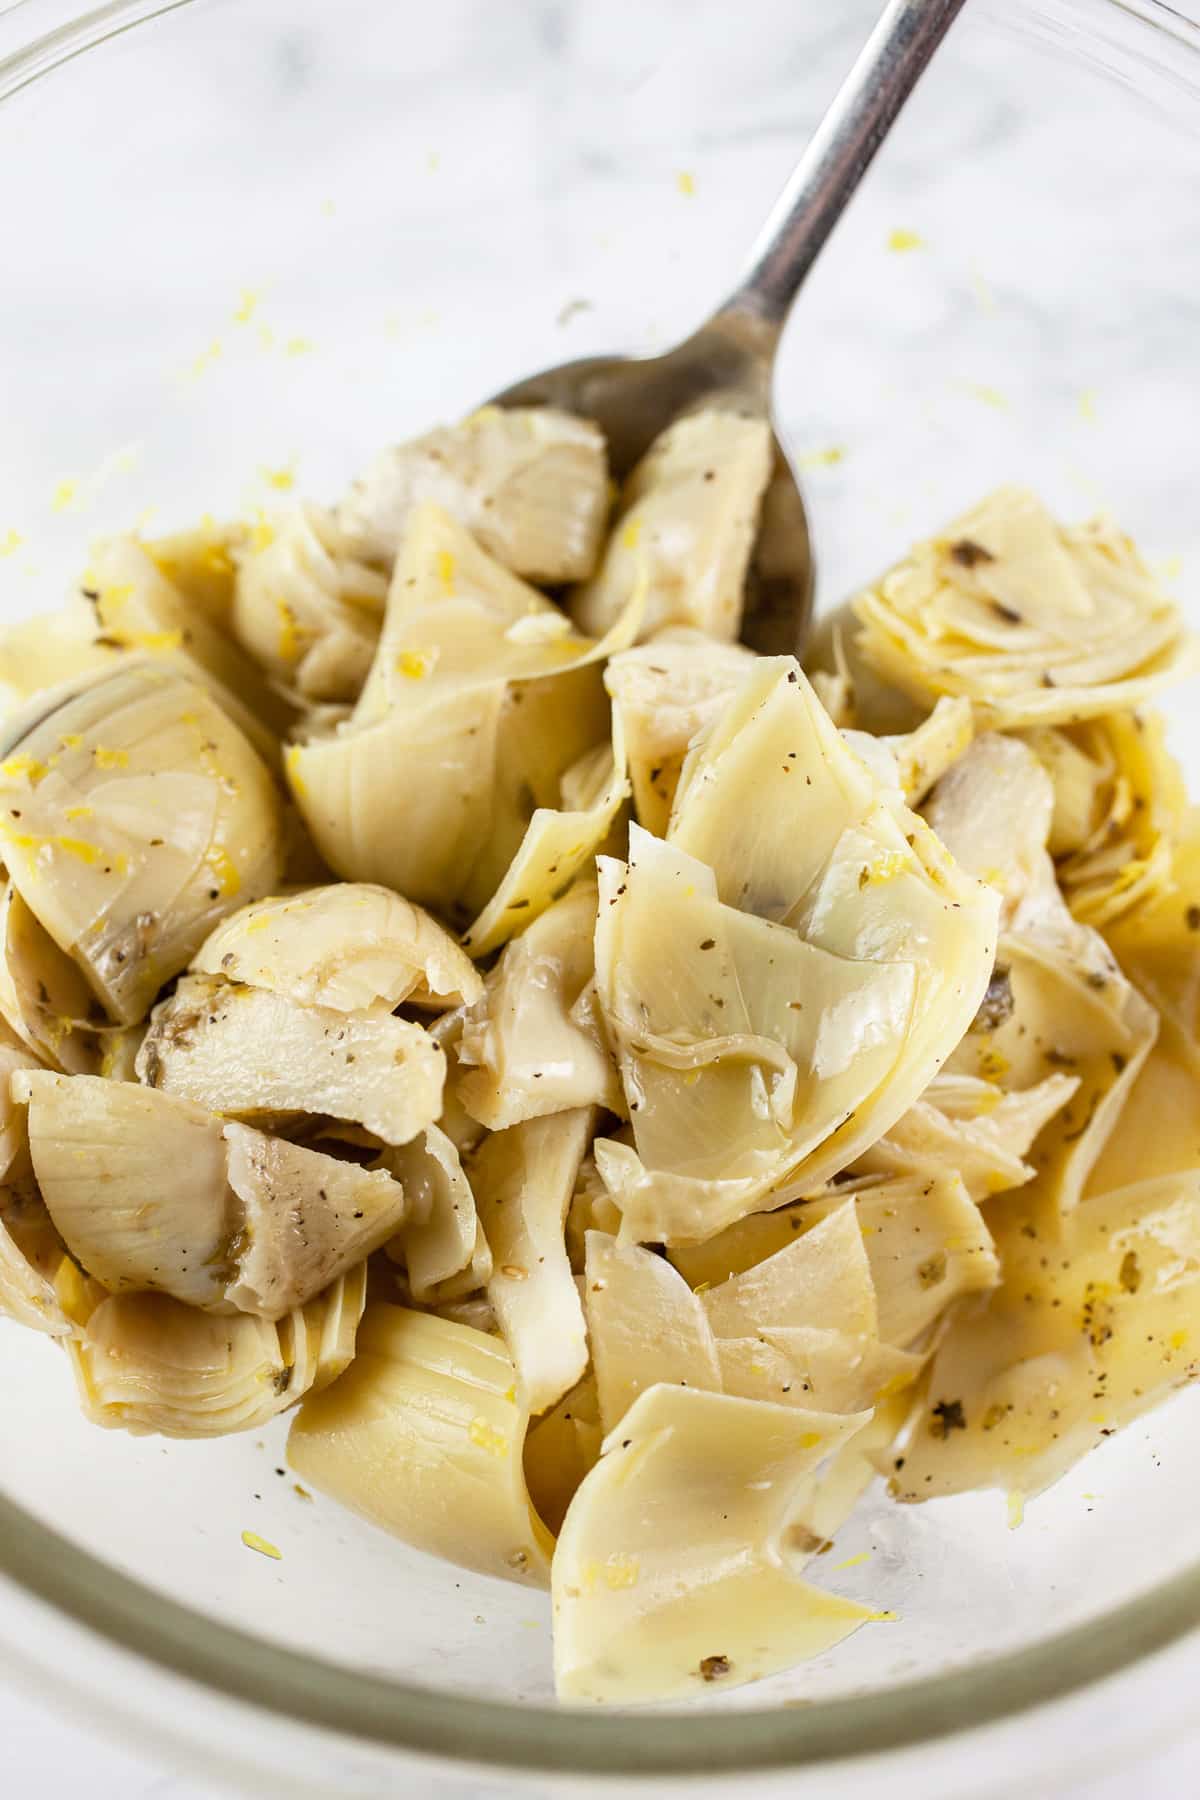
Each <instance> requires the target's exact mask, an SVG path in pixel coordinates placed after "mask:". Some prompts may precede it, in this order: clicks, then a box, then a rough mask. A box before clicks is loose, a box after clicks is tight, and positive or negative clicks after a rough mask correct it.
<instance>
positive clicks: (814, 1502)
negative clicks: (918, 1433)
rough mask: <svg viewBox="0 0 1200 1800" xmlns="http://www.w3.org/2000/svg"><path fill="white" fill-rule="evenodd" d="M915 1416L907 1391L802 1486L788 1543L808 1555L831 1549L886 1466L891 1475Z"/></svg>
mask: <svg viewBox="0 0 1200 1800" xmlns="http://www.w3.org/2000/svg"><path fill="white" fill-rule="evenodd" d="M911 1411H912V1395H911V1393H909V1392H908V1390H907V1387H906V1386H905V1387H902V1388H901V1389H900V1390H899V1391H898V1392H896V1393H894V1394H892V1395H891V1396H890V1397H888V1398H886V1399H883V1400H881V1401H880V1402H879V1404H878V1405H877V1406H876V1408H875V1410H874V1412H873V1413H872V1414H871V1417H870V1419H869V1420H868V1422H867V1424H865V1425H863V1426H862V1427H861V1428H860V1429H859V1430H858V1431H856V1432H855V1433H854V1435H853V1437H851V1438H849V1439H848V1440H847V1441H846V1443H844V1444H843V1445H842V1447H841V1449H840V1450H836V1451H835V1452H834V1454H833V1455H832V1456H831V1457H830V1458H829V1460H828V1461H827V1462H825V1463H822V1465H821V1467H820V1468H819V1469H817V1470H815V1471H814V1473H813V1474H811V1475H810V1476H808V1477H807V1478H806V1480H805V1481H804V1482H803V1483H802V1484H801V1488H800V1491H799V1493H798V1494H797V1496H796V1501H795V1504H794V1507H793V1510H792V1517H791V1522H790V1524H789V1526H788V1538H789V1541H790V1542H791V1543H793V1544H795V1545H796V1546H797V1547H798V1548H800V1549H801V1550H802V1551H804V1552H806V1553H810V1554H811V1553H812V1552H814V1551H822V1550H825V1549H828V1547H829V1546H830V1545H831V1544H832V1542H833V1540H834V1538H835V1537H836V1536H837V1534H838V1532H839V1531H840V1530H841V1528H842V1526H843V1525H844V1524H845V1523H846V1520H847V1519H848V1518H849V1517H850V1515H851V1513H852V1512H853V1511H854V1508H855V1507H856V1506H857V1505H858V1502H859V1500H860V1499H861V1498H862V1496H863V1494H864V1493H865V1492H866V1490H867V1489H868V1488H869V1487H870V1486H871V1484H872V1482H874V1481H875V1480H877V1479H878V1477H879V1474H880V1470H881V1465H882V1466H883V1467H885V1468H886V1469H887V1470H888V1471H889V1472H890V1470H891V1461H892V1459H891V1446H892V1445H893V1443H894V1442H895V1439H896V1437H897V1435H898V1434H899V1432H900V1431H901V1429H902V1427H903V1426H904V1424H905V1421H906V1420H907V1418H908V1416H909V1414H910V1412H911Z"/></svg>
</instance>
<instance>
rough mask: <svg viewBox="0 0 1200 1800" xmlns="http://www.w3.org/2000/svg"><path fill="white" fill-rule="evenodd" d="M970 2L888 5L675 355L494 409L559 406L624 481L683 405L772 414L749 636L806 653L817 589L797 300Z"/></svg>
mask: <svg viewBox="0 0 1200 1800" xmlns="http://www.w3.org/2000/svg"><path fill="white" fill-rule="evenodd" d="M963 4H964V0H890V3H889V4H888V5H887V6H886V7H885V9H884V11H883V13H882V14H881V16H880V19H879V22H878V24H877V25H876V27H875V30H874V31H873V32H872V34H871V36H870V38H869V39H868V41H867V43H866V45H865V46H864V48H863V51H862V53H861V55H860V56H859V58H858V61H857V62H856V63H855V65H854V67H853V69H852V70H851V71H850V74H849V75H848V76H847V78H846V80H845V82H844V83H843V85H842V87H841V88H840V89H839V91H838V94H837V96H836V97H835V99H834V101H833V104H832V105H831V106H830V108H829V110H828V112H827V113H826V114H825V117H824V118H823V120H822V121H821V124H820V125H819V126H818V128H817V130H816V132H815V133H814V134H813V137H812V139H811V140H810V142H809V144H808V147H807V149H806V150H805V152H804V154H803V156H802V157H801V159H800V161H799V163H798V164H797V166H796V169H795V171H794V173H793V175H792V177H791V179H790V181H789V182H788V183H787V186H786V187H785V188H784V190H783V193H782V194H781V195H780V197H779V199H778V201H777V202H776V205H775V207H774V210H773V211H772V213H771V215H770V217H769V218H768V220H767V223H766V225H765V226H764V228H763V231H762V233H761V235H760V237H759V239H758V242H757V243H756V244H755V245H754V248H753V250H752V252H751V255H750V261H749V265H748V268H747V270H746V272H745V274H744V275H743V277H742V279H741V281H740V282H739V284H738V286H737V287H736V288H735V290H734V293H733V295H732V296H731V298H730V299H729V300H728V301H727V302H726V303H725V304H724V305H723V306H722V307H720V308H719V309H718V311H717V312H716V313H714V314H713V316H712V317H711V318H710V319H709V320H708V321H707V323H705V324H704V325H702V326H701V327H700V328H699V330H698V331H695V332H693V333H692V335H691V336H690V337H688V338H685V339H684V340H683V342H682V343H681V344H678V345H676V347H675V348H674V349H673V350H669V351H668V352H667V353H666V355H665V356H654V357H631V356H586V357H582V358H580V359H578V360H577V361H574V362H568V363H560V364H559V365H558V366H557V367H556V368H550V369H544V370H542V371H541V373H540V374H537V375H531V376H528V377H527V378H526V379H525V380H524V381H518V382H516V383H515V384H514V385H513V386H512V387H508V388H505V389H504V390H503V391H502V392H501V393H499V394H497V395H495V396H494V398H493V400H492V402H491V404H492V405H493V406H552V407H557V408H559V409H560V410H561V411H563V412H569V413H575V414H578V415H579V416H581V417H583V418H588V419H592V420H594V422H595V423H596V424H597V425H598V426H599V427H600V429H601V431H602V432H603V433H604V436H605V438H606V440H607V443H608V456H609V466H610V469H611V472H612V474H613V475H614V476H615V477H616V479H617V480H622V479H623V478H624V477H625V476H626V475H628V473H629V471H630V470H631V469H632V468H633V467H634V465H635V463H637V462H638V460H639V459H640V458H641V457H642V456H644V455H645V453H646V451H647V450H648V449H649V448H650V445H651V444H652V443H653V441H654V439H655V438H656V437H658V435H659V434H660V433H661V432H663V431H665V430H666V429H667V427H668V426H669V425H670V424H671V423H672V422H673V421H674V420H676V419H678V418H680V417H681V416H682V415H683V414H685V413H689V412H696V411H699V410H701V409H702V408H705V409H712V410H717V411H723V412H734V413H739V414H741V415H743V416H745V417H749V418H756V419H766V420H767V421H768V423H769V424H770V425H771V428H772V446H773V461H772V468H771V475H770V478H769V481H768V485H767V490H766V493H765V494H764V496H763V503H762V511H761V515H760V519H759V527H758V534H757V537H756V540H755V544H754V549H753V553H752V555H751V559H750V567H749V569H748V571H747V578H746V587H745V595H744V604H743V613H742V623H741V632H740V635H741V639H742V642H743V643H745V644H748V645H749V647H750V648H751V649H752V650H756V651H758V652H759V653H760V654H761V655H766V656H780V655H791V656H799V655H800V653H801V651H802V650H803V648H804V645H805V641H806V639H807V636H808V627H809V623H810V620H811V617H812V609H813V596H814V592H815V588H816V568H815V561H814V556H813V547H812V535H811V533H810V531H809V524H808V514H807V511H806V509H805V505H804V496H803V494H802V492H801V490H800V484H799V482H798V481H797V479H796V473H795V470H794V469H793V468H792V466H791V463H790V462H789V460H788V457H787V453H786V452H785V450H784V448H783V446H782V444H781V442H780V440H779V435H778V433H777V432H776V430H775V428H774V420H773V415H772V404H771V388H772V375H773V371H774V365H775V353H776V350H777V348H778V345H779V339H780V336H781V334H782V331H783V327H784V324H785V322H786V319H787V316H788V313H789V311H790V309H791V305H792V302H793V301H794V299H795V298H796V295H797V293H798V292H799V290H800V286H801V284H802V282H803V280H804V277H805V276H806V275H807V274H808V271H809V269H810V268H811V267H812V265H813V263H814V261H815V260H816V257H817V254H818V252H819V251H820V249H821V247H822V246H823V244H824V243H825V240H826V239H827V238H828V236H829V233H830V232H831V231H832V229H833V227H834V225H835V224H836V223H837V221H838V219H839V218H840V217H841V214H842V212H843V210H844V209H845V206H846V204H847V202H848V201H849V199H850V196H851V195H852V194H853V193H854V191H855V189H856V188H857V186H858V184H859V182H860V181H861V179H862V177H863V175H864V174H865V172H866V170H867V168H868V166H869V164H870V163H871V161H872V159H873V158H874V156H875V153H876V151H877V150H878V149H879V146H880V144H881V143H882V142H883V140H884V138H885V137H886V135H887V133H888V131H889V129H890V128H891V126H892V124H893V122H894V121H895V119H896V117H897V115H898V113H899V112H900V109H901V107H902V106H903V105H904V102H905V100H907V98H908V96H909V94H910V93H911V92H912V90H913V88H914V86H915V85H916V82H917V80H918V78H919V76H920V75H921V73H922V71H923V70H924V69H925V67H926V65H927V64H928V62H929V60H930V58H931V57H932V55H933V53H934V51H935V50H936V49H937V46H938V45H939V44H940V42H941V40H942V38H943V37H944V36H945V34H946V32H947V30H948V29H949V27H950V25H951V24H952V23H953V21H954V19H955V17H956V15H957V14H958V12H959V11H960V10H961V8H962V6H963Z"/></svg>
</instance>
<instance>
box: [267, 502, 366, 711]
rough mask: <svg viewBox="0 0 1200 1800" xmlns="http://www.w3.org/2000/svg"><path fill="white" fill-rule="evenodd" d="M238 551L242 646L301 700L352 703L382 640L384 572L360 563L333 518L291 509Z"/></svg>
mask: <svg viewBox="0 0 1200 1800" xmlns="http://www.w3.org/2000/svg"><path fill="white" fill-rule="evenodd" d="M261 535H262V536H263V537H265V538H266V539H267V541H266V542H265V543H261V544H258V545H255V544H253V543H252V544H251V545H249V546H245V547H243V548H242V549H241V550H240V551H239V553H238V556H237V580H236V586H235V590H234V597H233V606H232V614H231V625H232V630H233V633H234V635H235V636H236V638H237V641H238V642H239V644H240V645H241V646H242V647H243V649H244V650H246V651H247V652H248V653H249V655H250V656H252V657H253V658H254V660H255V662H257V663H258V665H259V666H260V668H261V669H262V670H263V671H264V673H265V674H266V675H267V676H268V677H269V678H270V679H271V680H272V681H273V682H274V683H275V684H276V685H277V686H279V687H286V688H288V689H290V690H292V691H293V692H294V693H295V694H296V696H297V697H298V698H299V699H300V700H301V701H310V702H311V701H316V702H321V701H353V700H357V698H358V696H359V693H360V691H361V689H362V686H363V683H364V682H365V680H366V678H367V675H368V673H369V671H370V668H371V664H372V662H373V661H374V658H375V650H376V646H377V645H378V642H379V630H380V621H381V619H382V616H383V608H384V602H385V600H386V598H387V577H386V576H385V575H384V574H382V573H381V571H380V570H378V569H373V568H369V567H368V566H367V565H366V564H365V563H364V562H362V561H360V560H358V559H357V558H356V557H355V556H354V554H353V550H352V547H351V545H350V544H349V542H348V540H346V539H345V537H344V536H343V534H342V533H341V532H340V531H339V530H338V527H337V525H336V523H335V522H334V519H333V518H332V516H331V515H330V514H329V513H327V512H326V511H325V510H324V509H323V508H321V507H317V506H301V507H296V508H295V509H294V510H293V511H291V512H289V513H287V514H285V515H284V516H282V517H281V518H279V519H277V520H275V521H274V522H273V523H272V524H271V525H269V526H266V527H265V528H264V530H263V532H262V534H261Z"/></svg>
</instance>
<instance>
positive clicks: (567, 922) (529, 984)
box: [458, 881, 625, 1131]
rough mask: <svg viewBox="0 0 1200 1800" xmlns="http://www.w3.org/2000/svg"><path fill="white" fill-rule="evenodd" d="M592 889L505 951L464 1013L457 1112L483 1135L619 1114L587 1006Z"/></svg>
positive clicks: (560, 904) (582, 890)
mask: <svg viewBox="0 0 1200 1800" xmlns="http://www.w3.org/2000/svg"><path fill="white" fill-rule="evenodd" d="M596 903H597V893H596V887H595V884H594V883H592V882H586V881H580V882H578V883H576V885H575V886H574V887H573V888H572V889H571V891H570V892H569V893H568V894H565V895H564V896H563V898H562V899H561V900H557V901H555V903H554V904H553V905H552V906H551V907H549V908H548V909H547V911H546V912H544V913H543V914H542V915H541V917H540V918H539V919H537V920H535V922H534V923H533V924H532V925H531V926H530V927H529V929H528V930H527V931H525V932H523V933H522V935H521V936H520V937H519V938H516V939H514V940H513V942H512V943H510V944H508V945H506V947H505V949H504V952H503V954H502V956H501V957H500V960H499V962H498V963H497V964H496V966H495V968H494V969H493V970H492V971H491V973H490V974H489V975H488V977H487V984H486V991H485V993H484V997H483V999H482V1000H481V1001H479V1002H478V1003H477V1004H476V1005H475V1006H473V1007H472V1008H471V1009H470V1011H469V1012H468V1013H467V1016H466V1018H465V1020H464V1024H463V1034H462V1040H461V1044H460V1047H459V1059H460V1062H461V1064H462V1065H463V1074H462V1076H461V1078H460V1080H459V1084H458V1095H459V1099H460V1100H461V1102H462V1105H463V1106H464V1107H465V1108H466V1110H467V1112H468V1113H469V1114H470V1115H471V1116H472V1118H475V1119H477V1120H478V1121H479V1122H480V1124H482V1125H486V1126H487V1127H488V1129H489V1130H490V1131H502V1130H504V1129H505V1127H506V1126H509V1125H517V1124H520V1122H521V1121H522V1120H523V1119H533V1118H539V1117H541V1116H543V1115H544V1114H546V1113H555V1112H561V1111H565V1110H567V1109H569V1108H571V1107H576V1106H591V1105H596V1106H604V1107H607V1108H608V1109H609V1110H610V1111H612V1112H623V1111H624V1109H625V1102H624V1099H623V1097H622V1094H621V1087H620V1082H619V1081H618V1079H617V1071H616V1065H615V1063H614V1062H613V1059H612V1054H611V1052H610V1050H609V1048H608V1045H607V1043H606V1041H605V1038H604V1033H603V1027H602V1026H601V1024H600V1022H599V1019H598V1017H597V1013H596V1007H595V1005H594V1004H593V995H594V988H593V986H592V984H593V982H594V978H595V969H596V960H595V950H594V948H593V937H594V934H595V928H596Z"/></svg>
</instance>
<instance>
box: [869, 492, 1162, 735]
mask: <svg viewBox="0 0 1200 1800" xmlns="http://www.w3.org/2000/svg"><path fill="white" fill-rule="evenodd" d="M853 605H854V611H855V614H856V616H857V618H858V622H859V626H860V631H859V634H858V650H859V652H860V654H861V655H862V656H863V657H864V658H865V659H866V660H867V662H868V663H869V664H870V665H871V666H872V667H873V668H874V670H875V671H876V672H877V674H879V675H880V676H882V677H883V678H884V680H885V681H888V682H891V683H893V684H894V685H895V686H896V687H897V688H899V689H901V690H902V691H903V692H904V693H906V694H909V695H911V696H912V697H913V698H914V699H916V700H918V701H924V702H926V703H929V702H930V701H932V700H934V699H935V698H936V697H937V696H938V695H940V694H949V695H961V696H963V697H965V698H967V699H969V700H971V702H972V703H973V705H974V706H975V707H976V708H977V709H978V711H979V712H980V714H981V715H982V717H983V718H984V719H985V721H986V722H988V723H990V724H993V725H996V726H1000V727H1003V728H1009V729H1011V728H1013V727H1028V726H1035V725H1061V724H1072V723H1074V722H1076V721H1078V720H1080V719H1086V718H1093V717H1095V716H1097V715H1098V714H1101V713H1106V712H1111V711H1114V710H1116V709H1118V708H1120V707H1127V706H1134V705H1138V704H1139V703H1140V702H1141V701H1142V700H1143V699H1145V698H1146V696H1147V695H1149V694H1151V693H1153V692H1155V691H1156V690H1157V689H1159V688H1161V687H1163V686H1164V685H1165V684H1167V683H1169V682H1171V681H1176V680H1179V679H1180V678H1181V677H1182V676H1184V675H1186V674H1187V673H1189V672H1190V670H1191V669H1192V667H1193V666H1194V661H1195V658H1194V652H1193V650H1192V646H1191V640H1190V638H1189V636H1188V634H1187V633H1186V631H1185V630H1184V627H1183V623H1182V620H1181V618H1180V615H1179V609H1178V607H1177V606H1176V605H1175V603H1174V602H1173V601H1172V600H1171V599H1170V598H1169V597H1168V596H1167V595H1166V594H1165V593H1164V592H1163V591H1162V590H1161V589H1160V588H1159V587H1158V586H1157V585H1156V583H1155V582H1154V580H1153V578H1152V577H1151V575H1150V573H1149V571H1148V570H1147V568H1146V566H1145V564H1144V563H1143V562H1142V560H1141V558H1140V557H1139V555H1138V553H1137V551H1136V549H1135V548H1134V546H1133V544H1132V543H1131V542H1130V540H1129V539H1128V538H1127V537H1125V536H1124V535H1123V534H1122V533H1121V532H1120V531H1118V530H1117V528H1116V527H1115V526H1114V525H1112V524H1111V523H1110V522H1109V521H1107V520H1104V519H1100V520H1096V521H1094V522H1093V523H1091V524H1090V525H1084V526H1082V527H1079V528H1077V529H1068V528H1065V527H1062V526H1060V525H1058V524H1056V523H1055V521H1054V520H1053V519H1052V518H1051V516H1050V514H1049V513H1048V512H1047V511H1046V509H1045V507H1044V506H1042V504H1041V502H1040V501H1039V500H1038V499H1037V498H1036V496H1035V495H1033V494H1031V493H1028V492H1027V491H1025V490H1024V489H1020V488H1000V489H999V490H997V492H996V493H994V494H991V495H989V496H988V498H987V499H985V500H983V501H982V502H981V503H980V504H979V505H978V506H977V507H975V508H974V509H973V510H972V511H971V512H969V513H967V514H965V515H964V516H963V517H962V518H960V519H957V520H955V521H954V523H953V524H951V525H949V526H947V528H946V530H945V531H944V532H943V533H941V534H940V536H938V537H936V538H933V539H931V540H930V541H928V542H926V543H922V544H918V545H917V546H916V547H915V548H914V549H913V550H912V551H911V552H910V553H909V555H908V556H907V557H906V558H905V559H904V561H902V562H901V563H899V564H897V565H896V567H895V568H894V569H892V570H890V571H889V573H888V574H886V575H885V576H884V577H883V579H882V580H881V581H879V582H878V583H876V584H875V586H873V587H871V588H868V589H866V590H865V591H864V592H863V593H861V594H859V595H858V596H857V598H856V599H855V601H854V603H853Z"/></svg>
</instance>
